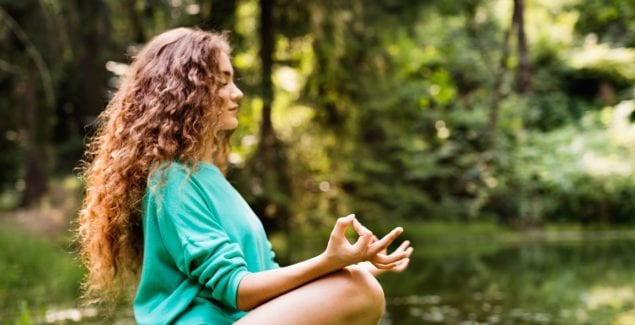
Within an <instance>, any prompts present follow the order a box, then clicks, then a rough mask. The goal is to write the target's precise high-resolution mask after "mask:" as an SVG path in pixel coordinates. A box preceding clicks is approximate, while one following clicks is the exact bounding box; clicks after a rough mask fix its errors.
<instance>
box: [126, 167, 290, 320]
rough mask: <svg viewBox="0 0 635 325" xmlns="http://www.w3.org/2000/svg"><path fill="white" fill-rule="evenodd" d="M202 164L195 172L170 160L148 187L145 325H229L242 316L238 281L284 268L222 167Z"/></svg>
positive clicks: (138, 301)
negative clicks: (255, 273)
mask: <svg viewBox="0 0 635 325" xmlns="http://www.w3.org/2000/svg"><path fill="white" fill-rule="evenodd" d="M198 166H199V167H198V169H197V170H195V171H193V172H191V173H189V172H188V169H186V167H185V166H184V165H182V164H180V163H177V162H172V163H171V164H170V165H169V166H168V167H167V168H166V169H164V170H163V171H161V169H159V171H158V172H155V173H154V175H152V176H151V181H150V185H149V186H148V188H147V189H146V194H145V196H144V199H143V234H144V237H143V244H144V249H143V265H142V270H141V279H140V282H139V287H138V289H137V293H136V296H135V300H134V315H135V319H136V320H137V322H138V323H139V324H230V323H232V322H234V321H236V320H238V319H239V318H240V317H242V316H243V315H244V313H243V312H241V311H240V310H238V308H237V306H236V298H237V294H238V284H239V283H240V280H241V279H242V278H243V277H244V276H245V275H246V274H248V273H249V272H258V271H264V270H268V269H272V268H276V267H278V265H277V264H276V263H275V262H274V255H273V253H272V251H271V245H270V243H269V241H268V240H267V237H266V234H265V231H264V229H263V227H262V223H261V222H260V220H258V218H257V217H256V215H255V214H254V212H253V211H252V210H251V208H250V207H249V206H248V205H247V203H246V202H245V200H244V199H243V198H242V197H241V196H240V194H239V193H238V192H237V191H236V190H235V189H234V187H233V186H232V185H231V184H230V183H229V182H228V181H227V180H226V179H225V176H224V175H223V174H222V173H221V171H220V170H219V169H218V168H216V166H214V165H212V164H208V163H204V162H201V163H199V164H198ZM188 174H189V175H188ZM161 175H163V176H161Z"/></svg>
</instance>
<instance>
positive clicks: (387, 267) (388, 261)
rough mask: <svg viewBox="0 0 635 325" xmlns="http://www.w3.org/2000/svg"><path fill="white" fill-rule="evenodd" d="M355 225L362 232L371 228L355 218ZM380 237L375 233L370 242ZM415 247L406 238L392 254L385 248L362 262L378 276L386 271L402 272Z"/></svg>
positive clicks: (408, 262)
mask: <svg viewBox="0 0 635 325" xmlns="http://www.w3.org/2000/svg"><path fill="white" fill-rule="evenodd" d="M353 225H354V226H355V227H356V229H359V230H358V231H360V232H365V233H368V232H370V230H368V228H366V227H364V226H363V225H362V224H361V223H359V222H358V221H357V220H354V223H353ZM378 240H379V239H378V238H377V237H376V236H374V235H373V239H372V240H371V241H370V244H373V243H374V242H376V241H378ZM413 250H414V248H413V247H412V246H410V241H409V240H406V241H404V242H403V243H401V245H399V247H397V249H395V250H394V251H393V252H392V253H391V254H388V249H387V248H384V249H383V250H382V251H380V252H379V253H377V255H375V256H373V258H371V259H370V260H369V261H366V262H363V263H360V264H362V265H363V266H364V267H366V269H368V270H369V271H370V272H371V273H372V274H373V275H375V276H377V275H380V274H382V273H384V272H386V271H389V272H402V271H403V270H405V269H406V268H407V267H408V265H409V264H410V255H412V252H413Z"/></svg>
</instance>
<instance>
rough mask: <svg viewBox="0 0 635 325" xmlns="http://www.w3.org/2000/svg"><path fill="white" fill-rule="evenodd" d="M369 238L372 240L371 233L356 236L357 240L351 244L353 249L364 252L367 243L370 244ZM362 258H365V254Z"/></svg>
mask: <svg viewBox="0 0 635 325" xmlns="http://www.w3.org/2000/svg"><path fill="white" fill-rule="evenodd" d="M371 240H373V234H372V233H369V234H363V235H361V236H359V238H357V241H356V242H355V244H354V245H353V249H354V250H355V251H358V252H364V253H366V250H367V249H368V245H369V244H370V241H371ZM364 259H366V256H364Z"/></svg>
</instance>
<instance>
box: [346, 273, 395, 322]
mask: <svg viewBox="0 0 635 325" xmlns="http://www.w3.org/2000/svg"><path fill="white" fill-rule="evenodd" d="M338 276H341V277H342V278H344V279H345V280H346V281H345V284H344V285H343V287H342V290H343V291H344V294H345V295H346V296H347V297H349V302H350V303H351V304H353V306H351V307H352V309H351V310H352V311H353V315H351V316H352V317H353V318H356V319H359V317H362V318H364V319H368V320H369V321H370V322H374V323H376V322H377V321H379V319H380V318H381V317H382V316H383V314H384V310H385V308H386V299H385V297H384V290H383V289H382V287H381V284H379V282H378V281H377V279H375V277H374V276H373V275H372V274H370V272H368V271H367V270H366V269H363V268H361V267H358V266H349V267H347V268H345V269H343V270H342V271H340V274H338Z"/></svg>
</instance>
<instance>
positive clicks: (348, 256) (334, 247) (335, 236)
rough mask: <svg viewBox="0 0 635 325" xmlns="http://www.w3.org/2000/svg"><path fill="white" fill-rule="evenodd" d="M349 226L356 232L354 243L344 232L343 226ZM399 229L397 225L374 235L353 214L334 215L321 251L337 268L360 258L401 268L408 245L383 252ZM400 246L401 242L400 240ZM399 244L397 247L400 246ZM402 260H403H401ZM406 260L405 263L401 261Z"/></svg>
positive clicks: (380, 266)
mask: <svg viewBox="0 0 635 325" xmlns="http://www.w3.org/2000/svg"><path fill="white" fill-rule="evenodd" d="M351 225H352V226H353V229H355V232H356V233H357V235H358V236H359V237H358V238H357V241H356V242H355V243H354V244H351V243H350V242H349V241H348V239H347V238H346V236H345V233H346V229H348V227H350V226H351ZM402 232H403V229H402V228H401V227H397V228H395V229H393V230H392V231H390V232H389V233H388V234H387V235H385V236H384V237H383V238H381V239H379V238H377V237H376V236H375V235H374V234H373V233H372V232H371V231H370V230H368V229H367V228H366V227H364V226H363V225H362V224H361V223H359V221H357V219H355V215H352V214H351V215H348V216H346V217H343V218H339V219H337V222H336V223H335V227H334V228H333V231H332V232H331V236H330V239H329V242H328V245H327V247H326V251H325V252H324V254H325V255H326V256H327V257H328V258H329V260H331V261H333V263H335V265H336V266H337V267H338V268H343V267H346V266H348V265H351V264H356V263H360V262H366V261H368V262H370V263H372V265H374V266H375V267H377V268H381V269H393V268H397V267H402V266H403V268H404V269H405V267H406V266H407V260H408V257H409V256H410V253H411V252H412V250H411V249H410V250H409V249H408V247H407V246H408V245H409V244H406V247H404V248H403V249H397V250H396V251H395V252H393V253H392V254H386V253H385V252H386V250H387V248H388V246H389V245H390V244H391V243H392V242H393V241H394V240H395V239H396V238H397V237H399V235H401V233H402ZM402 246H404V244H402ZM402 246H400V248H401V247H402ZM404 261H406V262H404ZM404 263H406V264H405V265H403V264H404Z"/></svg>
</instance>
